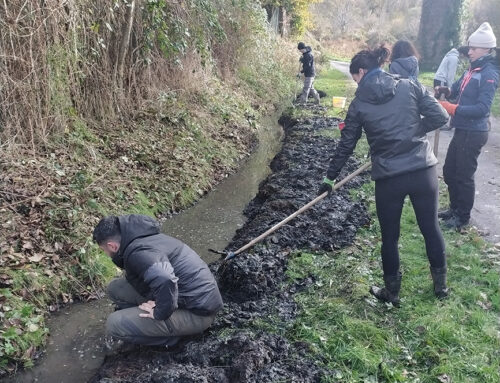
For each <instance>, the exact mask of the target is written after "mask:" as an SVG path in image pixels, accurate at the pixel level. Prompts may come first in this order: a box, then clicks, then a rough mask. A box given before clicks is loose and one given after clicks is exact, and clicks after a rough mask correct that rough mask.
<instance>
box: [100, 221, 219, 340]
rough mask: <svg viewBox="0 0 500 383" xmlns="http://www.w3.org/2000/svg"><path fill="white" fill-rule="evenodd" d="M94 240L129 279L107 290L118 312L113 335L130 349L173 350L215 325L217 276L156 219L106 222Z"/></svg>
mask: <svg viewBox="0 0 500 383" xmlns="http://www.w3.org/2000/svg"><path fill="white" fill-rule="evenodd" d="M93 239H94V241H95V242H96V243H97V244H98V245H99V247H100V248H101V249H102V250H103V251H104V252H105V253H106V254H107V255H108V256H109V257H111V259H112V261H113V263H114V264H115V265H117V266H118V267H120V268H121V269H124V270H125V273H126V274H125V278H118V279H115V280H113V281H112V282H111V283H110V285H109V286H108V295H109V297H110V298H111V300H112V301H113V302H114V303H115V304H116V306H117V308H118V310H117V311H115V312H114V313H112V314H111V315H110V316H109V317H108V319H107V322H106V332H107V334H108V335H111V336H113V337H115V338H117V339H119V340H122V341H125V342H128V343H135V344H144V345H168V346H172V345H174V344H175V343H177V342H178V340H179V338H180V337H182V336H186V335H193V334H197V333H201V332H203V331H204V330H206V329H207V328H208V327H209V326H210V325H211V324H212V323H213V321H214V319H215V314H216V313H217V312H218V311H219V310H220V309H221V308H222V298H221V295H220V292H219V289H218V287H217V283H216V281H215V279H214V277H213V275H212V273H211V272H210V270H209V268H208V266H207V265H206V263H205V262H203V261H202V260H201V258H200V257H199V256H198V254H196V253H195V252H194V251H193V250H192V249H190V248H189V247H188V246H187V245H186V244H184V243H182V242H181V241H179V240H177V239H175V238H172V237H169V236H168V235H165V234H162V233H160V226H159V223H158V222H157V221H156V220H155V219H153V218H151V217H148V216H144V215H123V216H119V217H115V216H109V217H105V218H103V219H101V221H100V222H99V223H98V224H97V226H96V227H95V229H94V233H93Z"/></svg>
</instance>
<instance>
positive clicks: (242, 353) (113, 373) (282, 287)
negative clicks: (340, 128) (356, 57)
mask: <svg viewBox="0 0 500 383" xmlns="http://www.w3.org/2000/svg"><path fill="white" fill-rule="evenodd" d="M313 108H314V109H316V110H318V108H321V107H313ZM319 111H320V112H321V110H319ZM281 123H282V124H283V125H284V127H285V139H284V143H283V148H282V150H281V152H280V153H279V154H278V155H277V156H276V157H275V158H274V160H273V161H272V164H271V168H272V171H273V173H272V174H271V175H270V176H269V177H268V178H267V179H266V180H264V181H263V182H262V183H261V185H260V186H259V192H258V194H257V196H256V197H255V198H254V199H253V200H252V201H251V203H250V204H249V205H248V206H247V208H246V209H245V215H246V217H247V222H246V224H245V225H244V226H243V227H242V228H241V229H239V230H238V231H237V232H236V235H235V237H234V238H233V241H232V242H231V244H230V245H229V246H228V250H235V249H237V248H239V247H241V246H242V245H244V244H246V243H247V242H248V241H250V240H251V239H253V238H254V237H256V236H258V235H260V234H261V233H262V232H264V231H265V230H267V229H268V228H269V227H271V226H272V225H274V224H276V223H278V222H279V221H280V220H282V219H284V218H285V217H287V216H288V215H289V214H291V213H293V212H294V211H296V210H297V209H299V208H300V207H301V206H303V205H304V204H306V203H308V202H309V201H310V200H312V199H313V198H315V197H316V194H317V190H318V187H319V186H320V183H321V180H322V178H323V177H324V175H325V173H326V169H327V166H328V161H329V155H328V153H332V151H333V149H334V148H335V145H336V140H334V139H332V138H328V137H326V136H325V135H324V134H322V132H324V131H325V129H336V128H337V124H338V120H336V119H335V118H327V117H321V116H318V117H310V118H305V119H301V120H297V121H292V120H290V119H289V118H284V119H282V121H281ZM358 166H359V163H357V161H356V160H354V159H351V160H349V162H348V163H347V164H346V166H345V167H344V170H343V174H341V177H344V176H346V175H347V174H348V173H351V172H352V171H354V170H355V169H357V168H358ZM367 179H368V175H367V174H363V175H361V176H358V177H356V178H355V179H353V180H352V181H350V182H349V183H348V184H347V185H346V186H344V187H343V188H341V189H340V190H339V191H338V192H336V193H335V194H334V195H332V196H331V197H329V198H327V199H325V200H323V201H321V202H320V203H318V204H317V205H316V206H314V207H312V208H311V209H310V210H309V211H307V212H305V213H304V214H302V215H300V216H298V217H297V218H295V219H294V220H292V221H291V222H289V223H288V224H287V225H285V226H284V227H282V228H281V229H279V230H278V231H277V232H275V233H274V234H273V235H271V236H270V237H268V238H267V239H265V240H264V241H263V242H262V243H260V244H258V245H257V246H255V247H254V248H253V249H251V250H250V251H248V252H245V253H242V254H240V255H238V256H236V257H235V258H233V259H232V260H230V261H229V262H222V261H218V262H215V263H213V264H211V268H212V270H213V272H214V273H215V275H216V276H217V279H218V283H219V288H220V290H221V293H222V294H223V298H224V302H225V307H224V309H223V310H222V311H221V312H220V313H219V315H218V316H217V319H216V321H215V323H214V325H213V326H212V327H211V328H210V329H209V330H208V331H207V332H205V333H204V334H202V335H199V336H197V337H194V338H191V339H188V340H185V341H184V342H183V343H182V344H180V345H178V346H176V347H175V348H174V349H171V350H167V349H161V348H151V347H137V348H136V349H134V350H133V351H132V352H128V353H123V354H115V355H113V356H111V357H108V358H107V359H106V361H105V363H104V364H103V366H102V367H101V369H100V370H99V372H98V373H97V374H96V375H95V376H94V377H93V379H92V380H91V382H93V383H111V382H155V383H160V382H161V383H167V382H181V383H182V382H186V383H187V382H193V383H194V382H200V383H201V382H203V383H205V382H207V383H211V382H276V381H286V382H319V381H321V379H322V377H324V376H327V375H329V371H327V370H325V369H324V368H323V367H321V366H320V365H319V364H318V363H317V362H315V361H314V360H313V358H312V356H311V353H310V350H309V349H308V347H307V345H306V344H303V343H293V342H290V341H289V340H287V339H285V338H284V337H282V336H280V335H276V334H275V333H270V332H266V331H265V330H264V328H266V327H265V326H262V325H260V326H259V325H258V323H262V322H266V323H270V322H272V326H274V328H278V329H281V330H283V331H278V332H279V333H284V330H286V329H287V328H289V327H290V326H293V320H294V318H295V317H296V316H297V315H298V308H297V306H296V304H295V302H294V294H296V293H297V292H299V291H301V290H303V289H305V288H307V287H308V286H310V285H311V284H313V283H314V276H312V275H311V276H309V277H307V278H305V279H302V280H296V281H290V280H289V279H288V278H287V276H286V269H287V262H288V259H289V257H290V255H291V254H292V253H294V252H296V251H300V250H305V251H325V250H326V251H328V250H332V249H339V248H341V247H343V246H347V245H349V244H351V243H352V241H353V239H354V236H355V234H356V231H357V230H358V229H359V227H361V226H363V225H366V224H368V223H369V217H368V213H367V211H366V208H365V207H364V205H363V204H362V203H361V202H357V201H353V200H352V199H351V198H350V189H351V188H355V187H359V186H360V185H361V184H362V183H363V182H366V181H367Z"/></svg>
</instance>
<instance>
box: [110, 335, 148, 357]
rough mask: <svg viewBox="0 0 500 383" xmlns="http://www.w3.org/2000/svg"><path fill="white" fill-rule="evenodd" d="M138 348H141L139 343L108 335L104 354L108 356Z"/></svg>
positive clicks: (126, 352)
mask: <svg viewBox="0 0 500 383" xmlns="http://www.w3.org/2000/svg"><path fill="white" fill-rule="evenodd" d="M138 348H140V345H138V344H134V343H129V342H124V341H123V340H121V339H116V338H113V337H110V336H106V337H105V339H104V354H105V355H106V356H112V355H117V354H128V353H129V352H132V351H134V350H137V349H138Z"/></svg>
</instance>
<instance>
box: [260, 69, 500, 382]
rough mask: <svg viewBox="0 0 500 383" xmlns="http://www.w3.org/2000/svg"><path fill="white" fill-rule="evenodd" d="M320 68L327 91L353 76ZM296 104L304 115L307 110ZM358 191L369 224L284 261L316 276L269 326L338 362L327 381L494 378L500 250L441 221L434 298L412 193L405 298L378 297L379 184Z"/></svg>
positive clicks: (297, 272) (405, 220)
mask: <svg viewBox="0 0 500 383" xmlns="http://www.w3.org/2000/svg"><path fill="white" fill-rule="evenodd" d="M320 77H322V78H324V79H325V82H328V81H327V80H326V79H330V81H332V82H335V83H334V84H325V86H324V88H323V87H320V85H319V84H318V86H317V87H318V88H319V89H327V93H328V92H330V94H331V92H335V93H336V92H338V91H339V90H341V89H345V86H346V84H347V83H348V82H349V81H350V80H348V79H346V78H345V77H341V76H339V74H338V73H336V72H335V71H327V72H325V71H323V72H322V73H321V75H320ZM319 81H320V79H318V82H319ZM342 82H343V83H344V84H341V83H342ZM335 95H338V94H335ZM330 112H331V111H330ZM330 112H328V113H330ZM293 113H294V114H295V116H296V117H298V116H300V114H301V110H300V109H297V110H295V111H294V112H293ZM306 117H307V115H306ZM325 134H330V135H331V134H332V133H331V132H330V131H329V132H325ZM333 135H337V136H338V131H333ZM360 144H362V145H364V146H366V142H363V143H362V142H360ZM358 146H359V145H358ZM357 152H358V153H359V154H363V153H365V149H358V150H357ZM352 194H353V197H354V198H358V199H360V200H363V201H364V202H365V203H366V204H367V206H368V208H369V211H370V214H371V218H372V220H371V224H370V226H369V227H366V228H364V229H363V230H361V231H360V232H359V233H358V235H357V238H356V241H355V243H354V244H353V245H352V246H350V247H348V248H344V249H342V250H340V251H334V252H329V253H324V252H311V251H308V250H304V251H297V252H296V253H295V255H294V256H293V258H292V259H291V260H290V262H289V264H288V271H287V273H288V277H289V280H290V282H293V281H296V280H301V279H302V278H306V277H309V276H312V277H313V279H314V284H313V286H311V287H309V288H307V289H305V290H304V291H302V292H301V293H299V294H298V295H296V302H297V303H298V305H299V307H300V311H301V313H300V315H299V316H298V318H296V320H295V321H294V322H293V323H292V324H288V325H287V326H285V327H284V328H283V327H280V326H276V324H272V323H271V324H268V325H267V328H273V326H275V327H274V328H275V331H277V332H280V333H282V334H284V335H285V336H287V337H288V338H289V339H290V340H292V341H300V342H305V343H306V344H308V345H309V346H310V348H311V350H312V353H313V354H314V355H315V357H316V358H317V360H318V361H320V362H321V363H322V364H323V365H324V366H325V367H327V368H329V369H331V370H333V371H334V374H333V375H332V376H329V377H328V378H327V379H326V381H328V382H491V383H493V382H498V381H499V380H500V373H499V369H498V366H499V364H500V353H499V349H500V335H499V334H500V331H499V330H500V328H499V322H498V316H499V313H500V294H499V291H498V286H499V284H500V278H499V266H500V250H499V249H498V248H497V247H494V246H492V245H491V244H488V243H486V242H485V241H484V240H483V239H482V238H481V237H480V236H479V235H478V234H477V232H476V231H475V230H474V229H470V230H468V231H466V232H464V233H462V234H460V233H457V232H454V231H450V230H443V233H444V236H445V241H446V248H447V259H448V265H449V285H450V288H451V296H450V297H449V299H447V300H444V301H438V300H436V299H435V297H434V295H433V291H432V281H431V278H430V272H429V266H428V261H427V259H426V256H425V246H424V242H423V238H422V236H421V234H420V232H419V230H418V227H417V224H416V219H415V215H414V213H413V209H412V208H411V204H410V202H408V201H407V202H406V204H405V207H404V210H403V216H402V218H401V237H400V253H401V263H402V271H403V282H402V290H401V299H402V304H401V308H394V307H392V305H387V304H381V303H379V302H378V301H376V300H375V299H374V298H373V297H372V296H371V295H370V294H369V292H368V291H369V287H370V285H372V284H378V285H380V284H381V282H382V271H381V264H380V245H381V243H380V227H379V225H378V221H377V219H376V213H375V201H374V185H373V183H369V184H366V185H365V186H364V187H363V188H361V189H359V190H355V191H353V192H352ZM259 325H260V326H263V324H262V323H260V324H259Z"/></svg>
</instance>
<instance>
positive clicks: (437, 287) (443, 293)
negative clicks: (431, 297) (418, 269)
mask: <svg viewBox="0 0 500 383" xmlns="http://www.w3.org/2000/svg"><path fill="white" fill-rule="evenodd" d="M431 275H432V282H434V294H435V295H436V297H438V299H444V298H446V297H447V296H448V294H449V290H448V287H446V266H444V267H432V266H431Z"/></svg>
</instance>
